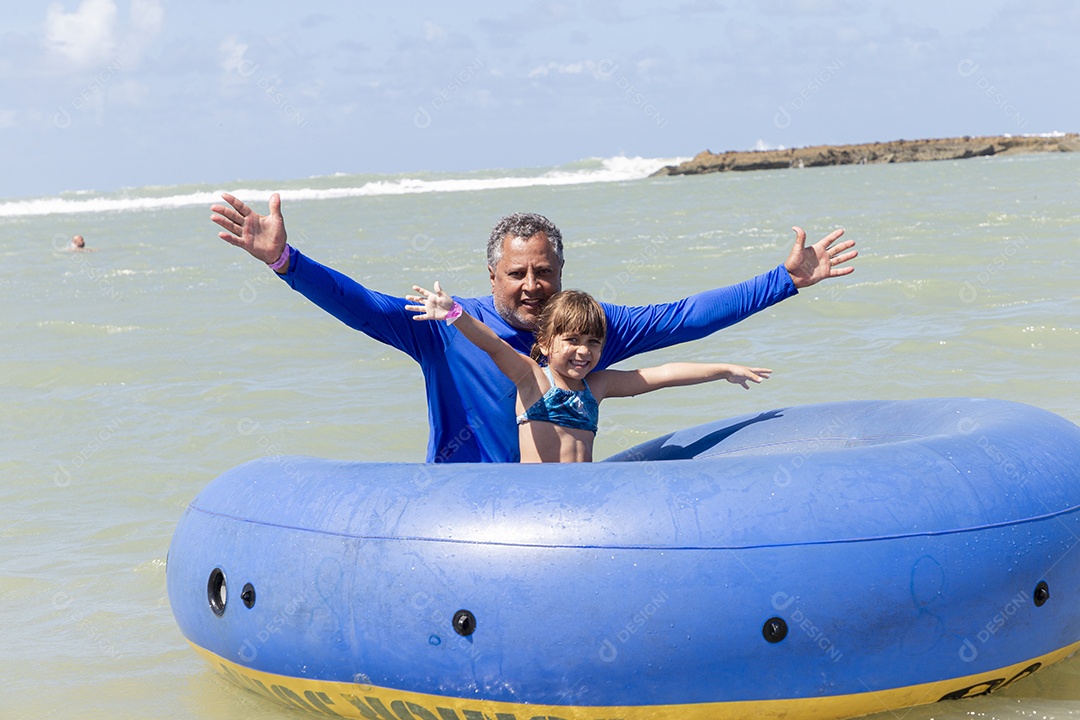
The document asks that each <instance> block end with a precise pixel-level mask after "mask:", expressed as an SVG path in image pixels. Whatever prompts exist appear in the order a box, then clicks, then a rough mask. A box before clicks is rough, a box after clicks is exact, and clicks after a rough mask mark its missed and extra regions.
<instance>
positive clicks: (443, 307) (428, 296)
mask: <svg viewBox="0 0 1080 720" xmlns="http://www.w3.org/2000/svg"><path fill="white" fill-rule="evenodd" d="M413 292H415V293H416V294H415V295H406V296H405V299H406V300H408V301H409V302H411V303H414V304H413V305H406V306H405V309H406V310H410V311H412V312H415V313H417V314H416V315H415V316H414V317H413V320H445V319H446V314H447V313H448V312H450V309H451V308H452V307H454V298H452V297H450V296H449V295H447V294H446V293H444V292H443V290H442V288H441V287H440V286H439V281H438V280H436V281H435V289H434V291H431V290H425V289H424V288H422V287H420V286H419V285H413Z"/></svg>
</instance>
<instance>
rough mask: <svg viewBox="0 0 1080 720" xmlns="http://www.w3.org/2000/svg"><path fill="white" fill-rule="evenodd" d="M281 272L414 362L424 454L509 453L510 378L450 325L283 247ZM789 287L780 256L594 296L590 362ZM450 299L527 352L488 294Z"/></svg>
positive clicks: (525, 334)
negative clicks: (741, 272)
mask: <svg viewBox="0 0 1080 720" xmlns="http://www.w3.org/2000/svg"><path fill="white" fill-rule="evenodd" d="M283 278H284V279H285V281H286V282H287V283H288V284H289V285H290V286H291V287H292V288H293V289H294V290H296V291H297V292H299V293H301V294H302V295H303V296H304V297H306V298H307V299H308V300H311V301H312V302H313V303H315V304H316V305H318V306H319V307H321V308H322V309H323V310H325V311H326V312H328V313H330V314H331V315H333V316H334V317H336V318H337V319H339V320H341V321H342V322H343V323H345V324H346V325H348V326H349V327H351V328H354V329H356V330H359V331H360V332H363V333H365V334H367V335H369V336H371V337H372V338H374V339H376V340H378V341H380V342H383V343H386V344H387V345H390V346H392V347H395V348H397V349H398V350H401V351H402V352H404V353H407V354H408V355H409V357H411V358H412V359H414V360H416V362H418V363H420V368H421V370H422V371H423V373H424V385H425V388H426V390H427V401H428V422H429V425H430V434H429V436H428V447H427V461H428V462H518V461H519V460H520V454H519V452H518V430H517V426H516V425H515V424H514V410H515V408H514V400H515V396H516V389H515V387H514V384H513V383H512V382H510V380H509V379H508V378H507V377H506V376H505V375H503V374H502V372H500V371H499V369H498V367H496V366H495V363H494V361H492V360H491V358H490V357H489V356H488V354H487V353H486V352H484V351H483V350H481V349H480V348H478V347H477V346H476V345H473V344H472V343H471V342H469V340H468V339H466V338H465V337H463V336H462V335H461V333H460V332H458V331H457V330H455V329H454V328H453V327H452V326H448V325H446V323H441V322H416V321H415V320H413V316H414V315H415V313H412V312H409V311H407V310H405V305H407V304H408V303H407V301H406V300H405V299H404V298H403V297H394V296H391V295H385V294H383V293H378V292H374V291H372V290H369V289H367V288H365V287H364V286H363V285H361V284H360V283H358V282H356V281H355V280H353V279H351V278H349V277H348V276H346V275H343V274H342V273H340V272H337V271H336V270H333V269H331V268H328V267H326V266H325V265H320V264H319V263H317V262H315V261H314V260H311V259H310V258H307V257H305V256H304V255H303V254H302V253H300V252H299V251H298V250H296V249H293V251H292V256H291V258H290V262H289V271H288V273H286V274H285V275H284V276H283ZM797 292H798V291H797V290H796V289H795V286H794V284H792V282H791V276H790V275H789V274H788V272H787V270H786V269H785V268H784V266H783V265H779V266H777V267H776V268H775V269H773V270H772V271H770V272H767V273H764V274H762V275H758V276H757V277H755V278H753V279H751V280H747V281H746V282H742V283H739V284H737V285H731V286H729V287H724V288H717V289H715V290H708V291H706V292H702V293H698V294H696V295H691V296H690V297H687V298H684V299H682V300H678V301H675V302H671V303H663V304H658V305H643V306H639V307H629V306H626V305H613V304H611V303H606V302H601V303H600V304H601V307H603V309H604V313H605V314H606V316H607V338H606V340H605V341H604V348H603V352H602V353H601V356H600V363H599V364H598V365H597V367H596V369H597V370H603V369H604V368H606V367H608V366H610V365H614V364H615V363H617V362H619V361H621V360H625V359H626V358H628V357H631V356H633V355H637V354H639V353H643V352H648V351H650V350H657V349H659V348H664V347H668V346H671V345H675V344H677V343H682V342H687V341H690V340H697V339H700V338H703V337H705V336H707V335H710V334H712V333H714V332H716V331H717V330H720V329H722V328H725V327H727V326H729V325H732V324H734V323H736V322H739V321H740V320H742V319H744V318H746V317H749V316H750V315H753V314H754V313H756V312H758V311H760V310H764V309H765V308H767V307H769V306H770V305H773V304H775V303H777V302H779V301H781V300H783V299H785V298H788V297H791V296H792V295H794V294H795V293H797ZM454 299H455V300H457V301H458V302H460V303H461V305H462V307H463V308H464V309H465V311H466V312H468V313H469V314H470V315H472V316H473V317H474V318H476V319H477V320H479V321H480V322H482V323H484V324H485V325H487V326H488V327H490V328H491V329H492V330H494V331H495V334H496V335H498V336H499V337H501V338H502V339H503V340H505V341H506V342H508V343H510V345H511V346H513V347H514V348H515V349H516V350H518V351H519V352H522V353H524V354H526V355H527V354H528V353H529V349H530V348H531V347H532V344H533V334H532V333H531V332H529V331H527V330H518V329H517V328H515V327H513V326H511V325H509V324H508V323H507V322H506V321H505V320H503V318H502V316H500V315H499V313H498V312H496V310H495V303H494V299H493V298H492V296H490V295H488V296H485V297H476V298H459V297H455V298H454Z"/></svg>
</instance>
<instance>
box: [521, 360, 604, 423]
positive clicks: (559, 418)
mask: <svg viewBox="0 0 1080 720" xmlns="http://www.w3.org/2000/svg"><path fill="white" fill-rule="evenodd" d="M544 373H545V374H546V375H547V377H548V380H549V381H551V388H550V389H549V390H548V391H547V392H546V393H544V397H542V398H540V399H539V400H537V401H536V402H535V403H533V406H532V407H530V408H529V409H528V410H526V411H525V412H523V413H522V414H521V415H518V418H517V424H518V425H521V424H522V423H525V422H528V421H529V420H543V421H544V422H549V423H554V424H556V425H561V426H562V427H567V428H574V429H575V430H588V431H589V432H593V433H595V432H596V428H597V424H598V423H599V420H600V403H598V402H597V401H596V398H595V397H593V394H592V391H591V390H589V383H587V382H586V383H585V389H584V390H563V389H562V388H561V387H556V386H555V381H554V380H552V379H551V369H550V368H547V367H545V368H544Z"/></svg>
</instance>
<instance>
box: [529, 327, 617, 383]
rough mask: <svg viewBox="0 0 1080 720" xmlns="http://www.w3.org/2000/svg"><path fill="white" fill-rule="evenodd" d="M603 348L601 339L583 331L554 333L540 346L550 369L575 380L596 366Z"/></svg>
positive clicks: (577, 380)
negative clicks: (548, 341) (548, 340)
mask: <svg viewBox="0 0 1080 720" xmlns="http://www.w3.org/2000/svg"><path fill="white" fill-rule="evenodd" d="M603 349H604V342H603V340H601V339H600V338H598V337H596V336H595V335H590V334H589V333H585V332H580V333H575V332H569V333H561V334H558V335H555V336H554V337H553V338H552V339H551V342H550V343H548V345H547V347H544V346H541V350H543V352H544V355H546V356H547V360H548V367H550V368H551V371H552V372H553V373H556V374H558V375H560V376H561V377H563V378H566V379H568V380H572V381H576V382H580V381H581V380H583V379H585V376H586V375H588V374H589V372H590V371H592V370H593V369H595V368H596V365H597V363H599V362H600V353H601V351H602V350H603ZM576 382H575V384H576Z"/></svg>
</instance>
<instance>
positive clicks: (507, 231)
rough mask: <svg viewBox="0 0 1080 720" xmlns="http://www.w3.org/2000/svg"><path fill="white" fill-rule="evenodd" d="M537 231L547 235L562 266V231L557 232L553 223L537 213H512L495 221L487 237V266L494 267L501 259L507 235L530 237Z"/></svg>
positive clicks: (557, 229)
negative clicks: (489, 235)
mask: <svg viewBox="0 0 1080 720" xmlns="http://www.w3.org/2000/svg"><path fill="white" fill-rule="evenodd" d="M539 232H542V233H544V234H545V235H547V239H548V242H549V243H551V249H552V250H554V251H555V255H556V256H557V257H558V258H559V267H562V264H563V248H562V233H561V232H559V228H557V227H555V223H553V222H551V221H550V220H548V219H547V218H546V217H544V216H543V215H538V214H537V213H514V214H513V215H507V216H506V217H504V218H503V219H502V220H499V222H497V223H495V227H494V228H493V229H492V231H491V237H490V238H488V246H487V263H488V266H489V267H495V266H497V265H498V264H499V261H500V260H502V254H503V241H504V240H505V239H506V236H507V235H509V236H510V237H520V238H531V237H532V236H533V235H535V234H536V233H539Z"/></svg>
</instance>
